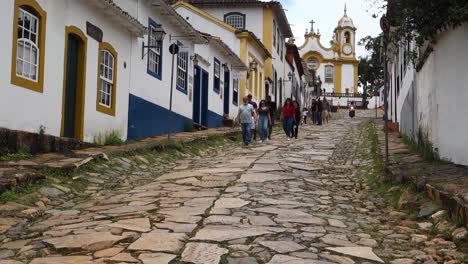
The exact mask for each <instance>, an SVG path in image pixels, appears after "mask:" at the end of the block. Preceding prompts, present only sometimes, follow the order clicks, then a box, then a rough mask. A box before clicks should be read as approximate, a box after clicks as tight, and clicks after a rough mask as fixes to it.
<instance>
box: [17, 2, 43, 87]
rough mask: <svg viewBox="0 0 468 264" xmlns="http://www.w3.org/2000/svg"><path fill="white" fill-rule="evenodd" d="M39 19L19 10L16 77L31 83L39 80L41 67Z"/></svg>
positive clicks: (23, 10)
mask: <svg viewBox="0 0 468 264" xmlns="http://www.w3.org/2000/svg"><path fill="white" fill-rule="evenodd" d="M38 42H39V19H38V18H37V16H35V15H33V14H32V13H30V12H28V11H26V10H25V9H23V8H20V9H19V18H18V40H17V46H16V49H17V53H16V75H17V76H19V77H22V78H25V79H28V80H31V81H37V80H38V65H39V46H38Z"/></svg>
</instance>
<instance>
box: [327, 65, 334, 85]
mask: <svg viewBox="0 0 468 264" xmlns="http://www.w3.org/2000/svg"><path fill="white" fill-rule="evenodd" d="M333 77H334V68H333V66H332V65H327V66H325V82H326V83H333V81H334V80H333V79H334V78H333Z"/></svg>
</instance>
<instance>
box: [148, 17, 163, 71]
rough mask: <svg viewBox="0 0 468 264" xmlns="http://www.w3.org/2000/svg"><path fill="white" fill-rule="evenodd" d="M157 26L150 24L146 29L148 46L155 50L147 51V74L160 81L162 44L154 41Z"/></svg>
mask: <svg viewBox="0 0 468 264" xmlns="http://www.w3.org/2000/svg"><path fill="white" fill-rule="evenodd" d="M156 30H157V26H156V25H155V24H153V23H150V25H149V28H148V31H149V32H148V33H149V34H148V42H149V43H148V44H149V46H153V47H155V48H150V49H149V50H148V72H149V73H150V74H152V75H153V76H155V77H157V78H159V79H161V66H162V58H161V51H162V44H161V43H158V42H157V41H156V34H155V32H156Z"/></svg>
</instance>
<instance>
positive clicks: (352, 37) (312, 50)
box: [299, 7, 359, 94]
mask: <svg viewBox="0 0 468 264" xmlns="http://www.w3.org/2000/svg"><path fill="white" fill-rule="evenodd" d="M311 24H312V27H311V30H310V32H308V31H306V34H305V43H304V45H302V46H301V47H299V54H300V56H301V58H302V59H303V60H304V62H305V63H306V64H307V70H308V71H309V72H310V73H315V76H316V77H317V79H319V80H320V81H321V82H322V90H323V89H325V92H326V93H334V94H357V93H358V64H359V61H358V60H357V59H356V30H357V28H356V27H355V26H354V23H353V20H352V19H351V18H350V17H348V14H347V10H346V7H345V10H344V15H343V17H342V18H341V19H340V20H339V22H338V26H337V27H336V28H335V31H334V35H333V39H332V40H331V41H330V47H325V46H324V45H323V44H322V43H321V39H320V37H321V35H320V32H319V31H315V30H314V21H311Z"/></svg>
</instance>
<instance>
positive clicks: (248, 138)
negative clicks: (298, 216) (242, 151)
mask: <svg viewBox="0 0 468 264" xmlns="http://www.w3.org/2000/svg"><path fill="white" fill-rule="evenodd" d="M242 100H243V102H244V103H243V104H242V105H241V106H239V113H238V114H237V120H238V121H237V122H239V125H240V126H241V129H242V141H243V142H244V145H246V146H247V145H249V144H250V143H251V142H252V132H251V128H252V123H253V122H255V123H257V113H256V112H255V109H254V107H253V106H252V105H251V104H249V98H248V97H247V96H246V97H244V98H243V99H242ZM252 117H253V118H252Z"/></svg>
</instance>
